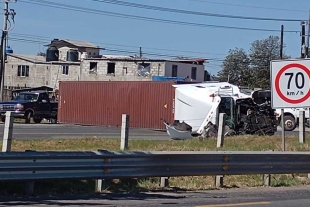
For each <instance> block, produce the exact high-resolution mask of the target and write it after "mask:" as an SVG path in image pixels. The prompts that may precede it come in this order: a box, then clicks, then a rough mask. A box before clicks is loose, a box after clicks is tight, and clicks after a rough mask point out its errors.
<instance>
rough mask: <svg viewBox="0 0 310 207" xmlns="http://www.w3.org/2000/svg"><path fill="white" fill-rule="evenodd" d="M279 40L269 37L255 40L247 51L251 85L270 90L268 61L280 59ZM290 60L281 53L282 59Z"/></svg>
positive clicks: (276, 37)
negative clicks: (251, 78) (251, 79)
mask: <svg viewBox="0 0 310 207" xmlns="http://www.w3.org/2000/svg"><path fill="white" fill-rule="evenodd" d="M280 49H281V45H280V38H279V37H278V36H269V37H268V38H266V39H263V40H256V41H254V42H253V43H252V44H251V48H250V51H249V56H250V67H251V69H252V71H253V73H252V74H253V77H255V78H253V81H254V82H253V84H254V86H255V87H259V88H265V89H268V88H270V61H272V60H279V59H280ZM287 58H290V57H289V56H287V55H285V54H284V52H283V59H287Z"/></svg>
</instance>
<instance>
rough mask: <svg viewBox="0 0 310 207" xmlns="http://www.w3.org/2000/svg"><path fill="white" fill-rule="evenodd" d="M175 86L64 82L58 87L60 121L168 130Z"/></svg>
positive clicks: (162, 84)
mask: <svg viewBox="0 0 310 207" xmlns="http://www.w3.org/2000/svg"><path fill="white" fill-rule="evenodd" d="M173 84H176V82H157V81H156V82H155V81H140V82H134V81H63V82H60V84H59V109H58V121H59V122H60V123H66V124H80V125H96V126H117V127H118V126H121V122H122V114H129V115H130V127H134V128H150V129H165V125H164V124H163V123H162V120H161V119H166V120H167V121H168V122H170V123H171V122H173V120H174V119H173V118H174V114H173V112H174V95H175V92H174V91H175V90H174V87H173V86H172V85H173Z"/></svg>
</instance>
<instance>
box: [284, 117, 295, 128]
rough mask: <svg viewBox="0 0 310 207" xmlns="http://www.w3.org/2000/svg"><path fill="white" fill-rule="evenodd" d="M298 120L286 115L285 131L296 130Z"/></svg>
mask: <svg viewBox="0 0 310 207" xmlns="http://www.w3.org/2000/svg"><path fill="white" fill-rule="evenodd" d="M296 125H297V124H296V120H295V118H294V117H293V116H291V115H284V129H285V131H293V130H294V129H296Z"/></svg>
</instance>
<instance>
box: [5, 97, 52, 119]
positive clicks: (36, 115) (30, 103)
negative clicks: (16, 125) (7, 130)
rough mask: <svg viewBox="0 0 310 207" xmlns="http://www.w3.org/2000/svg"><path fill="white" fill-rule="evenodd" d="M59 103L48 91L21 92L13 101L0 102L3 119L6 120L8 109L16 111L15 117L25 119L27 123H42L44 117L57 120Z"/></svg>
mask: <svg viewBox="0 0 310 207" xmlns="http://www.w3.org/2000/svg"><path fill="white" fill-rule="evenodd" d="M57 109H58V103H57V102H56V101H53V100H51V99H50V97H49V93H48V92H46V91H35V92H20V93H19V94H18V95H16V96H15V97H14V98H13V99H12V100H11V101H7V102H0V115H1V121H2V122H5V114H6V112H7V111H12V112H14V117H15V118H21V119H25V123H30V121H31V119H33V122H34V123H41V121H42V120H43V119H50V120H52V121H53V122H57Z"/></svg>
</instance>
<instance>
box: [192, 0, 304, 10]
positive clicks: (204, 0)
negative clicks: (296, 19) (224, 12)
mask: <svg viewBox="0 0 310 207" xmlns="http://www.w3.org/2000/svg"><path fill="white" fill-rule="evenodd" d="M188 1H195V2H201V3H208V4H218V5H226V6H235V7H245V8H255V9H265V10H266V9H267V10H275V11H277V10H278V11H288V12H308V11H307V10H298V9H282V8H275V7H263V6H249V5H243V4H231V3H223V2H215V1H208V0H188Z"/></svg>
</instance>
